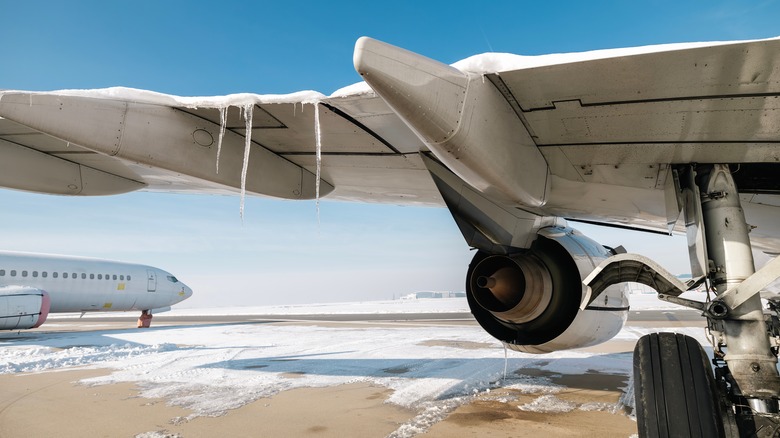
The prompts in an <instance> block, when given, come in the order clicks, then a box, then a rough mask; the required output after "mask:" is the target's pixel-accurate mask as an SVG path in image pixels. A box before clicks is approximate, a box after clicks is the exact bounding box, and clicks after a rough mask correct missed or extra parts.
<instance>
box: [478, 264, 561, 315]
mask: <svg viewBox="0 0 780 438" xmlns="http://www.w3.org/2000/svg"><path fill="white" fill-rule="evenodd" d="M469 283H470V285H469V286H470V287H469V289H470V293H471V294H472V296H473V297H474V299H475V300H476V301H477V303H478V304H479V305H480V306H482V308H484V309H485V310H487V311H489V312H490V313H492V314H493V315H494V316H495V317H497V318H499V319H502V320H504V321H507V322H512V323H523V322H528V321H532V320H534V319H535V318H537V317H538V316H539V315H541V314H542V312H544V311H545V309H547V306H548V305H549V304H550V300H551V298H552V280H551V278H550V273H549V271H548V270H547V267H545V266H544V264H542V262H541V261H540V260H539V259H537V258H536V257H533V256H529V255H517V256H512V257H507V256H498V255H497V256H490V257H487V258H486V259H484V260H482V261H481V262H480V263H479V264H478V265H477V266H476V268H475V269H474V272H473V273H472V276H471V278H470V279H469Z"/></svg>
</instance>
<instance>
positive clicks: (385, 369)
mask: <svg viewBox="0 0 780 438" xmlns="http://www.w3.org/2000/svg"><path fill="white" fill-rule="evenodd" d="M644 298H645V297H642V299H644ZM653 298H654V297H653ZM429 306H432V307H431V308H433V309H438V311H447V312H455V311H461V310H462V311H466V308H465V307H464V306H465V300H464V299H431V300H410V301H395V302H387V303H377V302H374V303H357V304H351V305H346V304H341V305H322V306H310V307H306V306H276V307H273V308H270V307H268V308H262V310H261V311H258V312H257V313H259V314H269V313H272V312H271V311H270V310H269V309H275V311H276V312H277V313H278V314H282V313H284V312H285V311H288V312H287V313H290V314H301V313H332V312H335V311H336V309H341V310H340V311H341V312H344V313H395V312H399V309H404V310H406V311H409V312H420V311H424V310H425V308H427V307H429ZM331 307H333V309H331V310H329V309H330V308H331ZM307 309H308V310H307ZM371 309H373V312H369V310H371ZM412 309H413V310H412ZM220 311H222V312H223V313H232V311H231V310H230V309H220ZM198 312H199V311H198V310H197V309H193V310H181V311H176V313H177V314H199V313H198ZM200 312H201V313H202V312H203V311H200ZM211 312H212V313H211V314H215V313H217V312H216V311H211ZM43 328H44V329H45V326H44V327H43ZM649 331H650V329H647V330H645V329H641V328H637V327H629V328H626V329H624V330H623V331H621V332H620V334H619V335H618V336H617V339H618V340H636V339H638V337H639V336H641V335H643V334H645V333H647V332H649ZM675 331H678V332H684V333H686V334H689V335H692V336H695V337H697V338H699V339H700V340H703V339H702V336H703V333H702V330H701V329H676V330H675ZM506 354H507V352H506V351H505V350H504V349H503V347H502V345H501V344H500V343H499V342H497V341H495V340H494V339H493V338H491V337H490V336H489V335H488V334H486V333H485V332H484V331H482V329H481V328H479V327H476V326H470V325H455V324H453V325H447V326H430V325H427V326H426V325H424V324H423V323H416V322H409V323H408V324H398V325H393V326H367V325H365V324H354V327H352V325H351V324H343V325H341V324H340V325H338V326H336V327H323V326H317V325H278V324H228V325H225V324H219V325H196V326H186V327H185V326H170V327H165V326H157V327H152V328H151V329H148V330H110V331H91V332H50V333H40V332H39V331H26V332H22V333H20V334H16V333H14V334H0V374H5V373H22V372H44V371H53V370H60V369H64V368H71V367H86V368H108V369H111V370H113V371H112V373H111V374H109V375H106V376H103V377H97V378H91V379H87V380H85V381H83V382H82V383H84V384H89V385H103V384H109V383H114V382H133V383H135V384H137V385H138V386H139V387H140V388H141V389H142V395H143V396H147V397H163V398H166V399H167V400H169V401H170V402H171V403H172V404H174V405H179V406H183V407H186V408H189V409H192V410H193V412H194V413H193V414H192V415H193V416H199V415H206V416H213V415H220V414H223V413H224V412H226V411H227V410H230V409H235V408H238V407H240V406H243V405H245V404H247V403H250V402H252V401H254V400H257V399H260V398H263V397H268V396H272V395H274V394H276V393H278V392H280V391H285V390H288V389H292V388H300V387H325V386H333V385H341V384H345V383H351V382H371V383H373V384H377V385H382V386H385V387H387V388H390V389H393V390H394V392H393V395H392V396H391V397H390V400H389V402H391V403H396V404H398V405H401V406H404V407H410V408H413V409H417V411H418V412H420V414H419V415H418V416H417V417H415V418H414V419H413V420H411V422H410V423H408V424H406V425H404V426H402V427H401V428H400V429H399V430H398V431H397V432H398V433H397V434H396V435H397V436H413V435H415V434H417V433H419V432H421V431H424V430H425V429H427V427H429V426H430V425H431V424H434V423H435V422H437V421H439V420H440V419H442V418H444V417H445V416H446V415H447V414H448V413H449V412H451V411H452V410H453V409H455V408H456V407H457V406H459V405H461V404H463V403H467V402H468V401H469V400H471V399H473V398H474V397H475V395H477V394H482V395H484V394H485V393H486V392H489V391H491V390H493V389H495V388H497V387H511V388H515V389H520V390H522V391H523V392H528V393H538V394H540V396H539V398H538V400H536V401H535V402H534V403H533V404H532V405H529V406H526V408H527V409H530V410H536V411H544V410H549V411H555V410H557V411H560V409H563V408H565V409H569V410H571V409H604V410H614V409H619V408H620V407H621V406H619V405H610V406H595V407H594V406H585V405H583V406H576V405H572V404H570V403H569V404H566V405H565V406H563V407H562V405H561V400H560V399H558V398H557V397H554V394H555V393H556V392H557V391H560V390H561V389H563V388H561V387H558V386H557V385H555V384H553V383H552V381H551V380H550V379H549V378H544V377H531V376H525V375H521V373H517V372H515V371H517V370H521V369H528V368H534V369H538V370H542V371H545V372H546V373H543V374H542V375H549V373H553V374H582V373H585V372H588V371H590V372H598V373H607V374H616V375H621V376H625V378H626V383H627V385H626V387H627V388H628V387H630V385H629V383H630V382H629V381H628V380H629V375H630V374H631V369H632V359H631V354H630V353H611V354H600V353H593V352H586V351H563V352H557V353H553V354H547V355H529V354H521V353H516V352H512V351H510V352H509V354H508V359H507V361H506V362H505V355H506ZM505 369H506V376H505V375H504V373H505ZM629 400H630V395H629V396H628V397H626V398H625V400H624V402H625V403H627V404H629V405H630V404H631V402H630V401H629ZM508 402H511V401H508Z"/></svg>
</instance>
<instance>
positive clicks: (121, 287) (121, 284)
mask: <svg viewBox="0 0 780 438" xmlns="http://www.w3.org/2000/svg"><path fill="white" fill-rule="evenodd" d="M116 290H125V284H124V283H119V284H117V285H116Z"/></svg>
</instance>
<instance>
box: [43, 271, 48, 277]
mask: <svg viewBox="0 0 780 438" xmlns="http://www.w3.org/2000/svg"><path fill="white" fill-rule="evenodd" d="M48 276H49V274H47V273H46V271H43V272H41V277H43V278H46V277H48Z"/></svg>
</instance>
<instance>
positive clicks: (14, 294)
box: [0, 286, 51, 330]
mask: <svg viewBox="0 0 780 438" xmlns="http://www.w3.org/2000/svg"><path fill="white" fill-rule="evenodd" d="M50 308H51V300H50V299H49V294H48V293H46V291H43V290H40V289H36V288H33V287H27V286H5V287H0V330H22V329H30V328H37V327H40V326H41V325H42V324H43V323H44V322H45V321H46V317H47V316H48V315H49V309H50Z"/></svg>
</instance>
